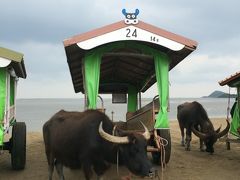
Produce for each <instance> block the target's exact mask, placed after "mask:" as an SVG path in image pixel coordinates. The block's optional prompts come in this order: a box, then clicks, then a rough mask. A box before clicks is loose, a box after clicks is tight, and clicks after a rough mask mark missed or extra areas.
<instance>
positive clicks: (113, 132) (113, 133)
mask: <svg viewBox="0 0 240 180" xmlns="http://www.w3.org/2000/svg"><path fill="white" fill-rule="evenodd" d="M116 128H117V125H115V126H114V127H113V130H112V135H113V136H115V131H116ZM117 175H118V176H119V149H118V150H117Z"/></svg>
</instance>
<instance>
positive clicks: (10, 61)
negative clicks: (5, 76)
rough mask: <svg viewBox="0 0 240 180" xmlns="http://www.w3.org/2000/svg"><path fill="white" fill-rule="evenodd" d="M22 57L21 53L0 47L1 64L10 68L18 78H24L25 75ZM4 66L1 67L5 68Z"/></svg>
mask: <svg viewBox="0 0 240 180" xmlns="http://www.w3.org/2000/svg"><path fill="white" fill-rule="evenodd" d="M23 56H24V55H23V54H22V53H19V52H16V51H13V50H10V49H7V48H3V47H0V61H1V63H4V64H5V65H6V66H11V67H12V68H13V69H14V71H15V73H16V75H17V76H18V77H21V78H26V77H27V73H26V69H25V65H24V60H23ZM6 62H7V63H6ZM5 65H3V67H5Z"/></svg>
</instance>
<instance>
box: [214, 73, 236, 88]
mask: <svg viewBox="0 0 240 180" xmlns="http://www.w3.org/2000/svg"><path fill="white" fill-rule="evenodd" d="M218 83H219V84H220V85H221V86H224V85H228V86H229V87H240V71H238V72H236V73H234V74H232V75H231V76H229V77H227V78H225V79H224V80H222V81H219V82H218Z"/></svg>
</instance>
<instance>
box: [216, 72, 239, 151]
mask: <svg viewBox="0 0 240 180" xmlns="http://www.w3.org/2000/svg"><path fill="white" fill-rule="evenodd" d="M219 84H220V85H221V86H224V85H228V86H229V99H228V102H229V103H228V115H227V118H228V119H230V118H229V114H230V111H231V116H232V117H231V127H230V130H229V134H227V136H226V138H225V139H224V141H226V145H227V149H228V150H230V143H231V142H232V143H240V71H239V72H236V73H235V74H233V75H231V76H230V77H227V78H226V79H224V80H222V81H220V82H219ZM230 88H236V90H237V97H236V100H235V102H234V104H235V105H234V106H233V107H229V105H230ZM230 134H231V135H233V136H230Z"/></svg>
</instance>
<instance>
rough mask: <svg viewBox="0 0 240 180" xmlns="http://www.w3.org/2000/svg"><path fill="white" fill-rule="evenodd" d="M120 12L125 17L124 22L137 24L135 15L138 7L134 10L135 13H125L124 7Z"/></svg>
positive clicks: (137, 12)
mask: <svg viewBox="0 0 240 180" xmlns="http://www.w3.org/2000/svg"><path fill="white" fill-rule="evenodd" d="M122 13H123V15H124V16H125V17H126V19H125V23H126V24H137V23H138V19H137V15H138V14H139V10H138V9H136V10H135V13H127V12H126V9H123V10H122Z"/></svg>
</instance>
